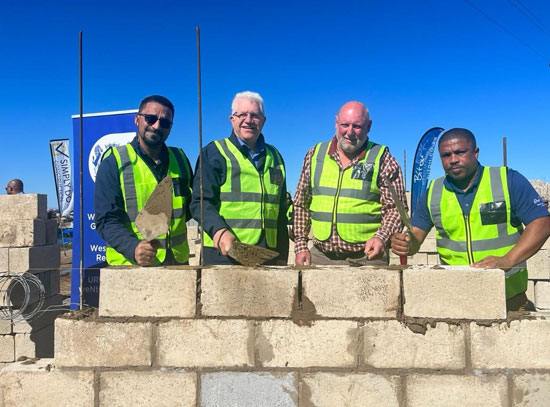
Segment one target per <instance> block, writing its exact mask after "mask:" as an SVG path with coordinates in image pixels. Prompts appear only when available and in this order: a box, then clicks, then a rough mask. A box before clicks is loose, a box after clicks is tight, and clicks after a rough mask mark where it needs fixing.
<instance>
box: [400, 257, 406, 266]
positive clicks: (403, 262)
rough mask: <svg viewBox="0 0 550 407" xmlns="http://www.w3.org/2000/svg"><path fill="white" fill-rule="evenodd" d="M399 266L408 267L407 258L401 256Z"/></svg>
mask: <svg viewBox="0 0 550 407" xmlns="http://www.w3.org/2000/svg"><path fill="white" fill-rule="evenodd" d="M399 264H401V265H402V266H406V265H407V256H399Z"/></svg>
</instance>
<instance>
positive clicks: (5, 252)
mask: <svg viewBox="0 0 550 407" xmlns="http://www.w3.org/2000/svg"><path fill="white" fill-rule="evenodd" d="M9 250H10V249H9V248H8V247H0V273H5V272H7V271H9V270H10V266H9V264H10V263H9Z"/></svg>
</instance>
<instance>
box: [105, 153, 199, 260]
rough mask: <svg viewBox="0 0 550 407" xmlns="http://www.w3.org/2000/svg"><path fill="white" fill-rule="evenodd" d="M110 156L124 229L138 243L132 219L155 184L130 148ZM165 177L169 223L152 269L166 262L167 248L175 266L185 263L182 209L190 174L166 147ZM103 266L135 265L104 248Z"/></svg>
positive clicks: (186, 249) (180, 158) (180, 157)
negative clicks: (169, 202) (117, 181)
mask: <svg viewBox="0 0 550 407" xmlns="http://www.w3.org/2000/svg"><path fill="white" fill-rule="evenodd" d="M111 152H112V154H113V155H114V156H115V159H116V161H117V165H118V170H119V174H120V185H121V188H122V196H123V198H124V205H125V209H126V213H127V214H128V218H129V221H130V222H129V223H127V224H126V225H125V226H126V228H128V229H129V230H131V231H132V232H133V233H134V234H135V236H136V237H137V238H138V239H140V240H142V237H141V235H140V233H139V231H138V230H137V227H136V225H135V223H134V222H135V219H136V217H137V215H138V213H139V211H140V210H141V209H142V208H143V206H144V205H145V203H146V202H147V199H148V198H149V196H150V195H151V193H152V192H153V190H154V189H155V187H156V186H157V184H158V181H157V180H156V178H155V176H154V175H153V173H152V172H151V170H150V169H149V167H148V166H147V164H146V163H145V162H144V161H143V160H142V158H141V157H140V156H139V155H138V154H137V153H136V152H135V150H134V148H133V147H132V145H131V144H126V145H124V146H120V147H117V148H113V149H111ZM168 156H169V162H168V174H169V175H171V176H172V181H173V185H174V190H173V194H172V219H171V222H170V229H169V231H168V234H166V235H162V236H159V237H158V238H157V240H158V241H159V242H160V245H161V248H160V249H158V250H157V255H156V260H155V262H154V263H153V265H159V264H161V263H162V262H163V261H164V259H165V258H166V249H167V248H170V249H171V250H172V253H173V255H174V259H175V260H176V261H177V262H178V263H185V262H186V261H188V260H189V246H188V243H187V228H186V225H185V206H186V204H187V203H186V202H187V200H188V199H189V196H190V194H191V189H190V182H191V173H190V171H189V168H188V166H187V165H185V159H184V155H183V152H182V151H181V150H180V149H178V148H174V147H168ZM106 255H107V262H108V263H109V264H110V265H120V264H136V262H134V261H131V260H130V259H127V258H126V257H124V255H123V254H122V253H119V252H117V251H116V250H115V249H114V248H112V247H109V246H108V247H107V253H106Z"/></svg>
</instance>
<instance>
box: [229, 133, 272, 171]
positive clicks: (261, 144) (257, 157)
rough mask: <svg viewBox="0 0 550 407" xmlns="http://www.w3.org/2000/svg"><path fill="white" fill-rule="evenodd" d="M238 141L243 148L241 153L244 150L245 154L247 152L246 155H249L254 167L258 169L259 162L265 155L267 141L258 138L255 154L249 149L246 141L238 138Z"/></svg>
mask: <svg viewBox="0 0 550 407" xmlns="http://www.w3.org/2000/svg"><path fill="white" fill-rule="evenodd" d="M235 136H236V135H235ZM237 141H238V142H239V144H240V146H241V147H240V150H241V151H243V150H244V151H243V152H245V154H247V155H248V156H249V157H250V160H251V161H252V164H254V167H256V169H257V168H258V164H259V161H260V156H261V154H262V153H263V151H264V150H265V140H264V138H263V137H258V139H257V140H256V151H254V153H253V152H252V150H251V149H250V147H248V145H247V144H246V143H245V142H244V141H242V140H241V139H240V138H239V137H237Z"/></svg>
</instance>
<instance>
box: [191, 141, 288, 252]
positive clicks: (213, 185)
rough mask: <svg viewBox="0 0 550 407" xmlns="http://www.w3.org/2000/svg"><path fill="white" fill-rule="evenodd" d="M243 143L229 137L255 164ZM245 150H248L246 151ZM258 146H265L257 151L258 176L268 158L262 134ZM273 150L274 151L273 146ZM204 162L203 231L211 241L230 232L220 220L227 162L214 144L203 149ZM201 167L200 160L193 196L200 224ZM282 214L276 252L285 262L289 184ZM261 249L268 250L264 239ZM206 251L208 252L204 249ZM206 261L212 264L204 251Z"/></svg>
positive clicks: (194, 215)
mask: <svg viewBox="0 0 550 407" xmlns="http://www.w3.org/2000/svg"><path fill="white" fill-rule="evenodd" d="M239 141H240V139H239V138H238V137H237V136H236V135H235V133H234V132H231V135H230V136H229V142H231V143H233V145H234V146H235V147H237V148H239V150H240V151H241V153H243V155H245V156H246V157H247V158H248V159H250V161H251V162H253V161H252V157H251V155H250V154H249V151H250V150H249V149H248V146H246V145H244V146H243V144H241V143H240V142H239ZM245 146H246V148H245ZM256 146H263V148H262V149H261V151H260V149H259V148H257V151H256V153H257V154H256V155H257V157H256V160H257V165H255V166H256V169H257V170H258V172H263V167H264V163H265V157H266V148H265V146H266V143H265V138H264V136H263V134H260V136H259V137H258V140H257V141H256ZM271 147H272V148H275V147H273V146H271ZM202 159H203V166H204V167H203V173H202V195H203V202H202V206H203V208H202V209H203V214H202V215H203V220H204V225H203V229H204V231H205V232H206V233H208V235H210V237H213V236H214V234H215V233H216V232H217V231H218V230H220V229H225V228H228V226H227V223H226V222H225V219H224V218H223V217H222V216H220V187H221V185H223V184H224V183H225V181H226V178H227V164H226V161H225V158H224V157H223V156H222V154H221V153H220V151H219V150H218V147H216V144H215V143H214V142H211V143H209V144H208V145H207V146H206V147H204V148H203V149H202ZM199 163H200V157H199V158H197V164H196V166H195V171H196V174H197V175H196V176H195V178H194V183H193V196H192V199H191V213H192V215H193V217H194V218H195V219H196V220H197V222H199V224H200V222H201V204H200V191H201V185H200V176H199V175H198V174H199ZM279 205H280V210H279V217H278V219H277V247H276V250H277V251H278V252H279V254H280V255H279V259H284V260H286V259H287V258H288V229H287V226H286V224H287V218H286V211H287V205H286V181H285V183H284V184H283V188H282V189H281V197H280V202H279ZM259 245H263V246H264V247H265V246H266V242H265V239H264V238H262V239H261V241H260V243H259ZM205 249H207V248H205ZM204 253H205V261H206V262H207V263H208V262H209V261H210V260H209V259H207V256H208V254H207V252H206V251H205V252H204Z"/></svg>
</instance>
